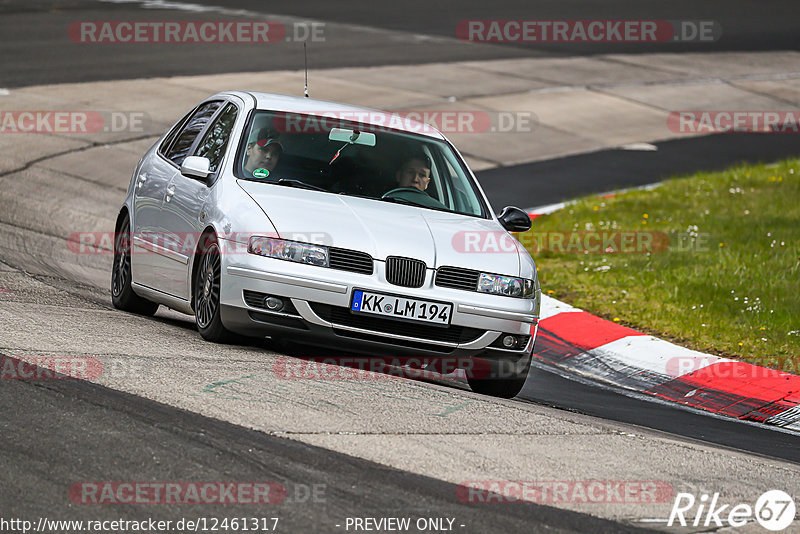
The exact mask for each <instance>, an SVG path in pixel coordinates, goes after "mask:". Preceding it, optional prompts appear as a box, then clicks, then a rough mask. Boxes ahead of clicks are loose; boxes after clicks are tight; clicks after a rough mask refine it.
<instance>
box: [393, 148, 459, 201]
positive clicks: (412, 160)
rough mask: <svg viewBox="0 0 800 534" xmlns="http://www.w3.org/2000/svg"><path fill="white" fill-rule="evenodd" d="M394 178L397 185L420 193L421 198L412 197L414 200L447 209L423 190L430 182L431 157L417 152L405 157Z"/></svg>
mask: <svg viewBox="0 0 800 534" xmlns="http://www.w3.org/2000/svg"><path fill="white" fill-rule="evenodd" d="M395 180H397V185H398V187H401V188H410V189H417V190H419V192H420V193H422V197H421V198H420V197H415V198H414V199H413V201H414V202H416V203H418V204H422V205H424V206H428V207H431V208H441V209H447V206H445V205H444V204H442V203H441V202H439V201H438V200H437V199H435V198H433V197H432V196H430V195H428V194H427V193H426V192H425V190H426V189H427V188H428V185H429V184H430V183H431V159H430V158H429V157H428V156H426V155H425V154H424V153H422V152H417V153H414V154H412V155H411V156H409V157H406V158H405V160H403V164H402V165H400V168H399V169H398V170H397V173H395ZM423 199H424V200H423ZM409 200H412V199H410V198H409Z"/></svg>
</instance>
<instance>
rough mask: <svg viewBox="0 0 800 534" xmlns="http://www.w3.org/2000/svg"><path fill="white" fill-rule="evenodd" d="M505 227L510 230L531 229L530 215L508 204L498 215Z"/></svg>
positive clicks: (523, 230)
mask: <svg viewBox="0 0 800 534" xmlns="http://www.w3.org/2000/svg"><path fill="white" fill-rule="evenodd" d="M497 218H498V219H499V220H500V224H502V225H503V228H505V229H506V230H508V231H509V232H527V231H528V230H530V229H531V218H530V216H529V215H528V214H527V213H525V212H524V211H522V210H521V209H519V208H515V207H514V206H507V207H505V208H503V211H502V212H500V215H498V216H497Z"/></svg>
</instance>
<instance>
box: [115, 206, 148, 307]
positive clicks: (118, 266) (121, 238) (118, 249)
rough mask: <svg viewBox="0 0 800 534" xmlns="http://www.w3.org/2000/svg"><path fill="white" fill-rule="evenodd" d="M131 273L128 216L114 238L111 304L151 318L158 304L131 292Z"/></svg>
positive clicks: (129, 222)
mask: <svg viewBox="0 0 800 534" xmlns="http://www.w3.org/2000/svg"><path fill="white" fill-rule="evenodd" d="M132 281H133V276H132V271H131V221H130V217H128V215H125V218H124V219H123V220H122V224H120V226H119V228H118V229H117V233H116V235H115V236H114V262H113V264H112V267H111V303H112V304H113V305H114V307H115V308H116V309H118V310H123V311H127V312H131V313H137V314H139V315H146V316H153V315H155V313H156V311H158V303H156V302H151V301H149V300H147V299H144V298H142V297H140V296H139V295H137V294H136V293H134V292H133V287H132V286H131V283H132Z"/></svg>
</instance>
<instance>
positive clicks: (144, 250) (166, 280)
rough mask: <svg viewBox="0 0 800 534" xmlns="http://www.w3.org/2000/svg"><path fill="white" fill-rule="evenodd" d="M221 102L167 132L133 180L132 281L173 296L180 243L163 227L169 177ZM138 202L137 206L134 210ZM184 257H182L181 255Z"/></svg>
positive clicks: (207, 105) (203, 108) (201, 107)
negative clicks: (143, 173) (135, 197)
mask: <svg viewBox="0 0 800 534" xmlns="http://www.w3.org/2000/svg"><path fill="white" fill-rule="evenodd" d="M221 103H222V102H221V101H218V100H215V101H212V102H205V103H203V104H201V105H199V106H198V107H197V108H196V109H195V110H194V111H193V112H192V113H191V115H190V116H189V117H188V118H187V119H185V120H184V121H182V123H181V124H180V125H179V126H178V128H177V129H176V130H175V131H174V132H171V136H168V137H167V139H166V140H165V142H164V143H162V145H161V146H160V147H159V150H158V151H157V153H155V154H153V155H151V156H150V161H148V162H147V163H148V164H147V166H146V169H145V165H143V166H142V168H143V169H145V170H146V175H145V176H144V177H142V173H141V171H140V173H139V174H140V176H139V177H137V187H138V184H139V183H140V182H141V183H142V188H141V189H140V190H139V198H138V199H135V200H134V221H135V222H134V226H135V228H136V231H135V232H134V236H133V242H134V252H135V253H134V254H132V255H131V259H132V269H133V270H134V272H135V273H136V274H135V276H136V282H137V283H140V284H142V285H145V286H147V287H150V288H153V289H157V290H159V291H162V292H165V293H169V294H171V295H173V294H174V291H173V289H172V286H173V284H172V279H173V277H174V275H173V274H171V271H172V270H174V269H173V267H172V264H173V263H174V262H175V258H181V257H182V256H181V253H180V244H179V243H175V242H174V240H173V237H174V235H173V233H172V231H171V230H170V229H169V228H168V227H166V226H165V217H164V204H165V198H166V196H167V193H168V189H169V184H170V183H171V180H172V178H173V177H174V176H175V175H176V174H178V173H179V168H180V164H181V163H182V162H183V159H184V158H185V157H186V155H187V154H189V153H190V150H191V149H192V147H193V146H194V144H195V142H196V141H197V138H198V136H199V135H200V133H201V132H202V131H203V130H204V129H205V127H206V126H207V124H208V121H209V120H210V119H211V117H213V116H214V114H215V113H216V112H217V110H218V109H219V106H220V104H221ZM137 203H138V207H137ZM184 256H185V255H184Z"/></svg>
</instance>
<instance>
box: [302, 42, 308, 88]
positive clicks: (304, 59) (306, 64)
mask: <svg viewBox="0 0 800 534" xmlns="http://www.w3.org/2000/svg"><path fill="white" fill-rule="evenodd" d="M303 64H304V66H305V71H306V88H305V95H306V98H308V52H306V42H305V41H303Z"/></svg>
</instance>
